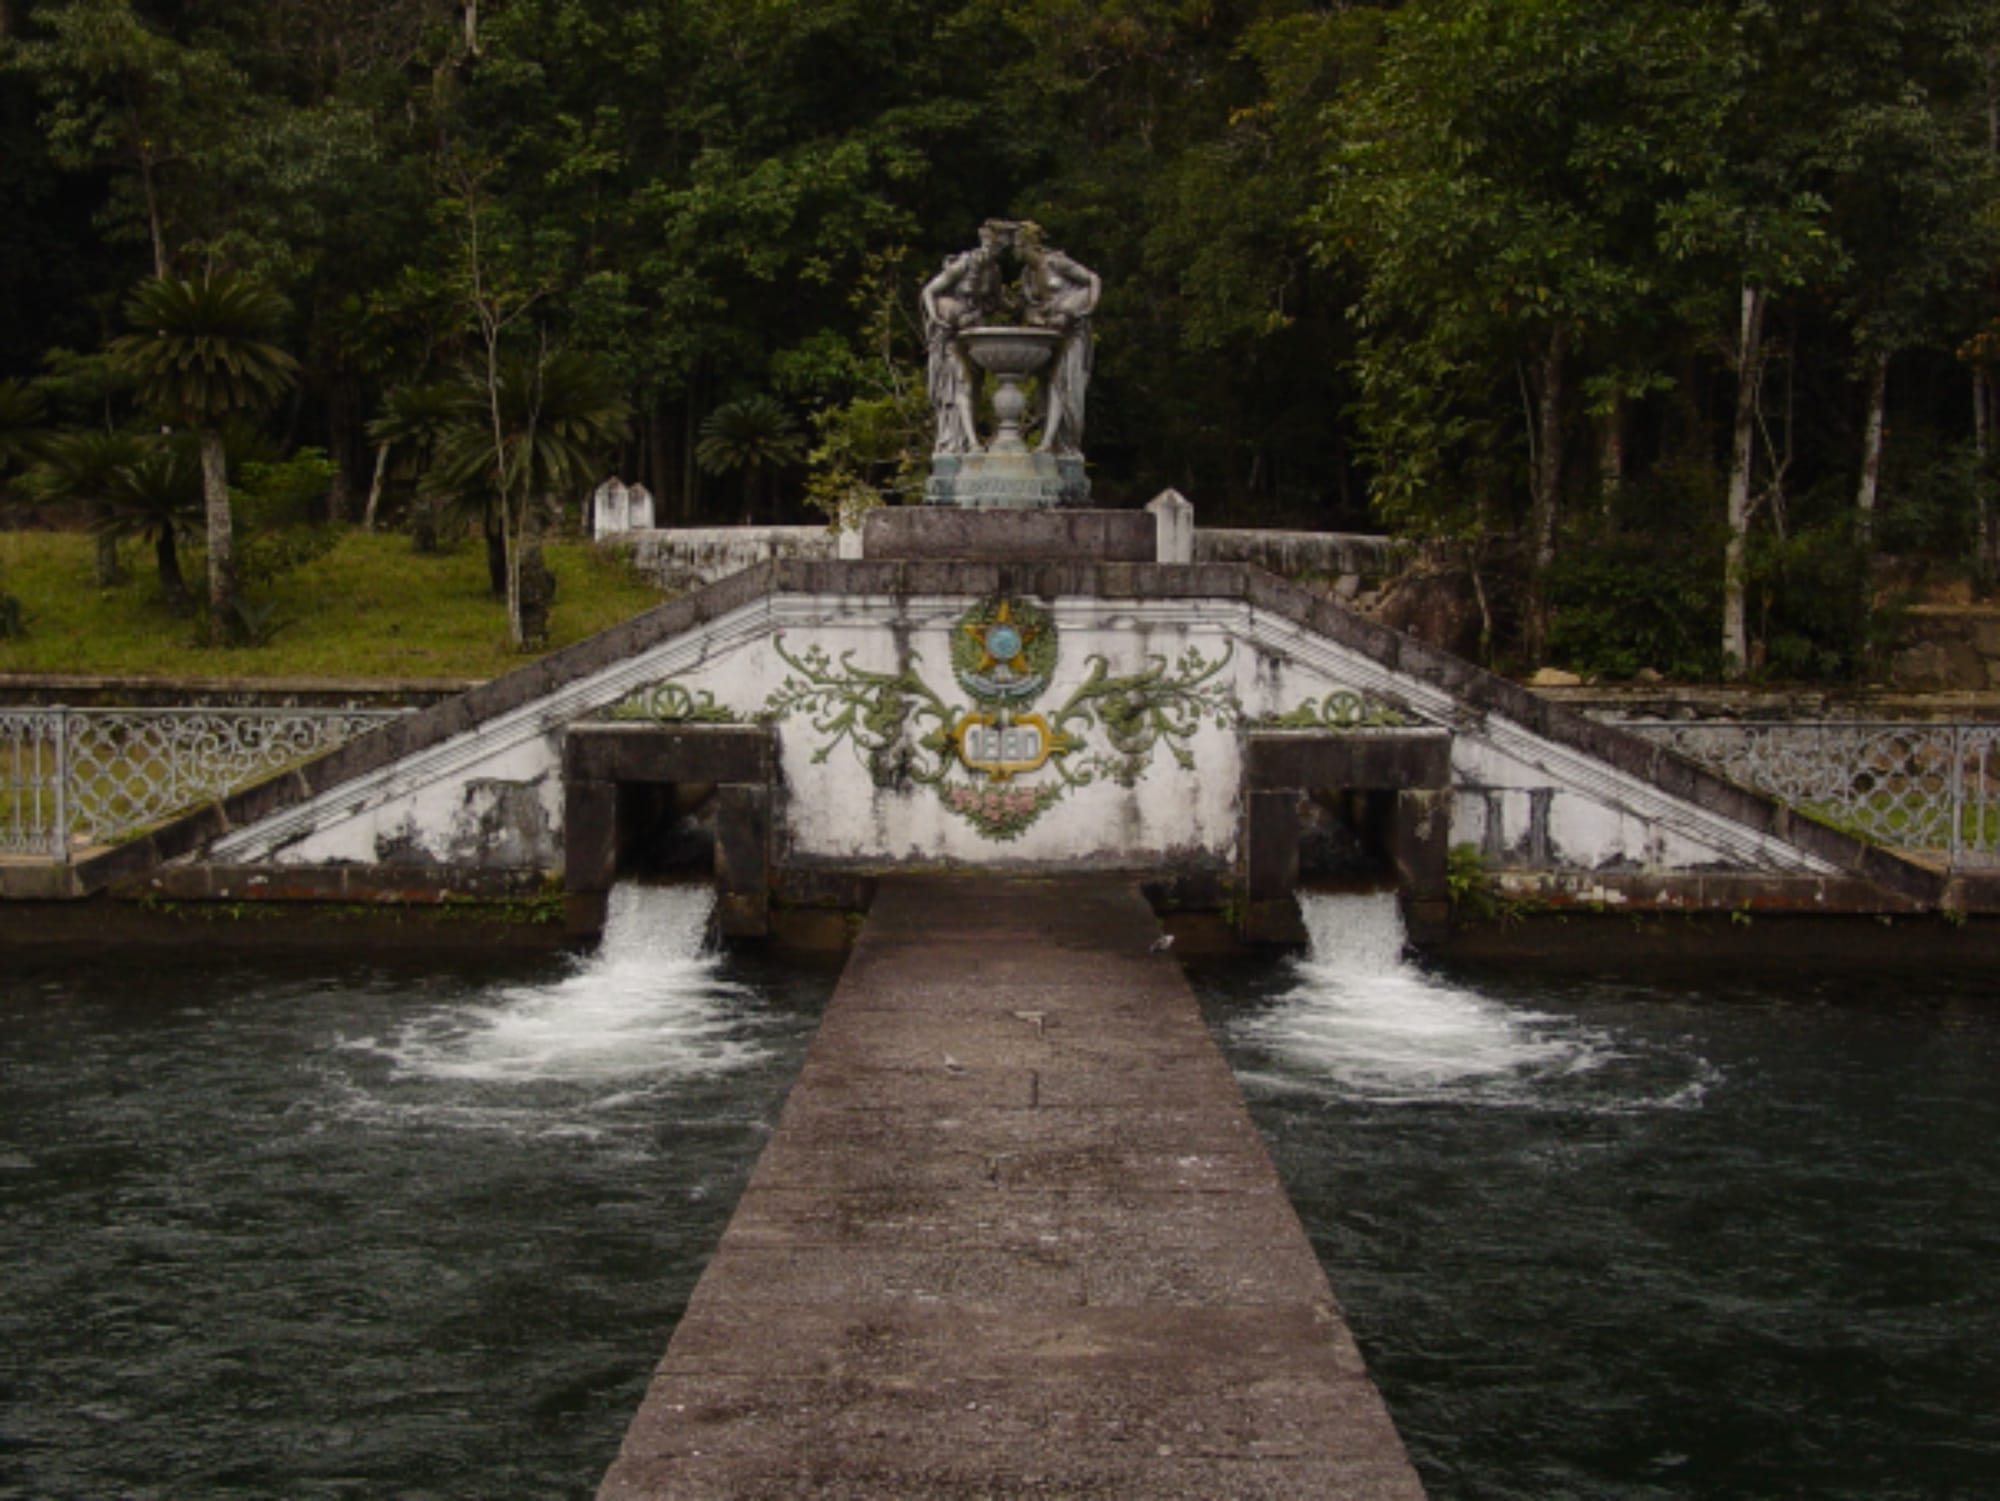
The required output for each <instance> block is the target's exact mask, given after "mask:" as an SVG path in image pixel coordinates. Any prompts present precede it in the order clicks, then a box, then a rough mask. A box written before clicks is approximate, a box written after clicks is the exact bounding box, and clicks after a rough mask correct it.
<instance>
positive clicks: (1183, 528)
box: [1146, 490, 1194, 563]
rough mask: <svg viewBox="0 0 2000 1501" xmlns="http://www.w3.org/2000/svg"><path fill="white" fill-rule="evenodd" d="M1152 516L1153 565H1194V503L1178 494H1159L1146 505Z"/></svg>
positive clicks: (1170, 492)
mask: <svg viewBox="0 0 2000 1501" xmlns="http://www.w3.org/2000/svg"><path fill="white" fill-rule="evenodd" d="M1146 509H1147V510H1149V511H1151V512H1152V513H1153V524H1154V529H1155V536H1156V537H1157V538H1158V542H1157V543H1156V545H1155V547H1154V553H1153V561H1154V562H1156V563H1192V562H1193V561H1194V502H1192V501H1191V500H1189V499H1188V498H1187V497H1186V496H1185V495H1183V494H1181V492H1180V491H1178V490H1162V491H1161V492H1160V493H1159V494H1158V495H1155V496H1154V497H1153V498H1152V499H1151V500H1149V501H1147V502H1146Z"/></svg>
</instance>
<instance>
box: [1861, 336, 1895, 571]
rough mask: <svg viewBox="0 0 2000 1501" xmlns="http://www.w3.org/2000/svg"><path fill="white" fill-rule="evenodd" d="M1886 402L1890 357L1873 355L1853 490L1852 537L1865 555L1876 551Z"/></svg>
mask: <svg viewBox="0 0 2000 1501" xmlns="http://www.w3.org/2000/svg"><path fill="white" fill-rule="evenodd" d="M1888 401H1889V356H1888V354H1887V353H1886V352H1883V353H1878V354H1876V355H1875V356H1874V357H1873V359H1872V360H1871V361H1870V362H1869V368H1868V418H1867V421H1866V423H1865V424H1864V425H1863V427H1862V434H1861V483H1860V484H1859V485H1858V486H1856V488H1855V491H1854V536H1855V540H1856V541H1858V542H1859V543H1860V544H1861V550H1862V552H1864V553H1871V552H1873V551H1874V549H1875V500H1876V497H1877V496H1879V495H1880V494H1881V492H1882V417H1883V411H1884V409H1885V408H1886V407H1887V405H1888Z"/></svg>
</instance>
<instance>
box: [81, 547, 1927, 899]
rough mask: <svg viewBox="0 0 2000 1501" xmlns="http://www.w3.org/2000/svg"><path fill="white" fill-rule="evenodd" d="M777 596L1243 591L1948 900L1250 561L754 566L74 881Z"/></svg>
mask: <svg viewBox="0 0 2000 1501" xmlns="http://www.w3.org/2000/svg"><path fill="white" fill-rule="evenodd" d="M772 594H807V595H831V596H847V597H849V598H884V599H901V598H912V597H922V596H937V595H944V596H954V595H955V596H971V597H975V598H984V597H991V596H994V595H999V594H1024V595H1030V596H1033V597H1036V598H1042V599H1053V598H1062V597H1084V598H1097V599H1107V600H1194V599H1206V600H1220V601H1235V602H1241V603H1243V604H1246V605H1249V606H1250V607H1252V608H1254V609H1258V610H1262V611H1266V612H1268V613H1270V614H1272V615H1274V616H1277V617H1279V618H1281V619H1284V620H1288V621H1291V622H1292V623H1294V624H1296V625H1298V626H1300V627H1302V628H1304V629H1306V630H1309V631H1312V632H1314V633H1315V634H1318V635H1320V636H1322V637H1324V638H1326V639H1328V640H1330V641H1333V642H1335V643H1337V644H1339V645H1342V646H1346V647H1348V648H1350V649H1352V650H1354V651H1357V652H1359V653H1362V654H1363V655H1366V656H1368V657H1370V658H1372V659H1373V660H1375V661H1377V662H1379V663H1381V664H1382V665H1383V666H1385V667H1388V668H1390V669H1392V670H1395V671H1399V672H1403V673H1407V674H1409V675H1410V676H1412V677H1415V678H1417V679H1419V680H1421V681H1423V682H1425V683H1428V684H1430V685H1431V686H1433V687H1436V688H1438V689H1440V690H1442V691H1444V692H1446V693H1448V694H1450V695H1451V696H1452V697H1454V698H1456V699H1457V700H1458V701H1459V702H1460V704H1461V706H1462V709H1463V711H1464V712H1465V713H1467V714H1468V715H1472V716H1477V715H1479V714H1481V713H1489V712H1490V713H1494V714H1498V715H1501V716H1503V717H1505V718H1507V719H1510V720H1512V721H1514V722H1515V723H1517V724H1519V725H1521V726H1522V727H1524V728H1525V729H1527V730H1529V731H1530V732H1531V733H1534V734H1537V735H1540V736H1542V737H1543V738H1545V739H1548V740H1551V741H1554V742H1556V743H1557V744H1560V745H1565V746H1568V747H1570V748H1572V749H1575V750H1578V751H1581V752H1583V753H1584V754H1586V755H1589V756H1592V757H1595V758H1596V759H1598V760H1600V761H1603V762H1604V763H1606V764H1607V765H1610V766H1612V767H1614V768H1615V769H1617V770H1619V771H1622V772H1625V773H1627V774H1628V775H1631V776H1634V777H1638V778H1641V779H1643V780H1645V781H1647V782H1650V783H1652V784H1653V785H1655V786H1657V787H1659V788H1660V789H1661V790H1662V791H1665V792H1667V793H1669V794H1670V795H1673V796H1676V797H1681V798H1684V799H1686V800H1687V801H1689V802H1692V803H1694V804H1696V805H1697V806H1699V807H1702V808H1705V809H1708V810H1709V811H1711V812H1714V813H1717V814H1719V815H1721V816H1723V817H1726V818H1729V819H1732V820H1734V821H1736V822H1738V823H1740V824H1742V825H1744V826H1745V827H1747V828H1750V829H1753V830H1755V831H1756V832H1758V833H1760V834H1765V835H1768V836H1770V837H1772V838H1774V839H1777V840H1780V841H1781V842H1785V843H1789V844H1791V845H1793V846H1794V847H1795V848H1798V849H1801V850H1804V851H1806V852H1807V853H1809V854H1812V855H1815V856H1817V857H1818V858H1820V859H1822V860H1825V861H1827V862H1828V863H1829V864H1831V865H1833V866H1834V867H1836V869H1837V870H1838V871H1839V872H1840V873H1842V874H1847V875H1853V876H1858V877H1860V878H1862V879H1864V880H1867V881H1871V882H1873V883H1875V884H1877V885H1879V886H1882V887H1884V888H1885V889H1886V890H1887V891H1889V892H1891V893H1893V894H1895V895H1898V896H1903V897H1908V898H1912V899H1914V900H1916V901H1918V902H1921V903H1923V904H1925V905H1928V906H1936V905H1939V904H1941V903H1942V901H1943V899H1944V896H1945V890H1946V878H1945V876H1944V875H1943V873H1941V872H1939V871H1936V870H1933V869H1930V868H1927V867H1925V866H1923V865H1920V864H1918V863H1916V862H1915V861H1912V860H1909V859H1906V858H1904V857H1902V856H1900V855H1898V854H1895V853H1893V852H1892V851H1889V850H1886V849H1883V848H1881V847H1879V846H1877V845H1872V844H1869V843H1867V842H1866V841H1864V840H1861V839H1858V838H1856V837H1855V836H1853V835H1851V834H1847V833H1844V832H1842V831H1840V830H1838V829H1834V828H1830V827H1828V826H1826V825H1823V824H1818V823H1815V822H1813V821H1811V820H1810V819H1807V818H1805V817H1802V816H1798V815H1795V814H1794V813H1793V812H1792V811H1791V809H1789V808H1788V807H1786V806H1785V805H1784V804H1783V803H1780V802H1779V801H1777V800H1776V799H1775V798H1771V797H1766V796H1764V795H1762V794H1760V793H1756V792H1752V791H1749V790H1748V789H1746V788H1743V787H1739V786H1737V785H1736V784H1735V783H1732V782H1729V781H1726V780H1724V779H1723V778H1722V777H1719V776H1717V775H1715V774H1714V773H1713V772H1710V771H1708V770H1706V769H1705V768H1703V767H1700V766H1698V765H1696V764H1695V763H1694V762H1692V761H1689V760H1687V759H1686V758H1684V757H1682V756H1680V755H1678V754H1677V753H1675V752H1673V751H1670V750H1668V749H1666V748H1665V747H1663V746H1658V745H1655V744H1653V743H1651V742H1650V741H1647V740H1645V739H1643V738H1641V737H1640V736H1637V735H1633V734H1630V733H1628V732H1626V731H1625V730H1622V729H1620V728H1618V727H1617V726H1615V725H1610V724H1605V723H1602V722H1600V721H1598V720H1595V719H1592V718H1590V717H1588V716H1587V715H1585V714H1584V713H1583V712H1582V711H1581V710H1578V709H1575V708H1572V707H1569V706H1568V705H1565V704H1561V703H1556V702H1552V701H1551V700H1549V699H1547V698H1544V697H1542V696H1540V695H1538V694H1536V693H1533V692H1530V691H1529V690H1528V689H1526V688H1524V687H1522V686H1521V685H1520V684H1518V683H1513V682H1509V681H1508V680H1506V679H1505V678H1501V677H1498V676H1496V675H1495V674H1493V673H1490V672H1487V671H1485V670H1484V669H1483V668H1479V667H1475V666H1474V665H1473V664H1472V663H1470V662H1466V661H1463V660H1461V659H1460V658H1457V657H1453V656H1451V655H1449V654H1448V653H1446V652H1442V651H1439V650H1437V649H1436V648H1434V647H1430V646H1426V645H1425V644H1423V643H1422V642H1420V641H1418V640H1417V639H1416V638H1414V637H1412V636H1407V635H1404V634H1403V633H1402V632H1400V631H1395V630H1392V629H1390V628H1389V627H1387V626H1384V625H1380V624H1377V623H1376V622H1374V621H1372V620H1367V619H1365V618H1363V617H1361V616H1359V615H1356V614H1354V613H1353V612H1352V611H1350V610H1348V609H1346V608H1344V607H1342V606H1341V605H1339V604H1338V603H1336V602H1335V601H1333V600H1332V599H1329V598H1327V597H1325V596H1323V595H1319V594H1315V593H1313V592H1311V591H1309V590H1306V589H1302V588H1300V587H1298V586H1296V585H1293V584H1288V583H1286V582H1285V581H1284V580H1282V579H1279V578H1277V577H1276V576H1274V575H1272V574H1269V573H1266V572H1265V571H1263V570H1262V569H1259V568H1254V567H1251V566H1249V565H1246V564H1240V563H1195V564H1186V565H1167V564H1148V563H1061V562H1024V563H985V562H948V561H930V562H925V561H910V562H881V561H861V562H846V561H835V560H807V559H784V560H777V561H772V562H766V563H760V564H757V565H755V566H753V567H750V568H746V569H744V570H743V571H742V572H740V573H736V574H733V575H731V576H730V577H729V578H726V579H724V580H722V581H721V582H719V583H716V584H711V585H709V586H708V587H707V588H704V589H699V590H697V591H695V592H694V593H691V594H687V595H683V596H682V597H681V598H679V599H675V600H670V601H668V602H667V603H665V604H663V605H659V606H657V607H655V608H654V609H651V610H647V611H645V612H644V613H642V614H639V615H636V616H634V617H633V618H632V619H630V620H627V621H624V622H622V623H621V624H619V625H615V626H612V627H611V628H610V629H609V630H605V631H601V632H599V633H598V634H597V635H595V636H592V637H589V638H588V639H586V640H583V641H579V642H576V643H574V644H572V645H570V646H566V647H562V648H560V649H558V650H556V651H553V652H551V653H549V654H548V655H547V656H545V657H542V658H541V659H540V660H538V661H535V662H533V663H530V664H528V665H527V666H524V667H521V668H519V669H517V670H516V671H514V672H510V673H507V674H505V675H504V676H502V677H498V678H494V679H492V680H491V681H489V682H486V683H482V684H479V685H478V686H477V687H474V688H472V689H469V690H468V691H466V692H465V693H462V694H460V695H458V696H456V697H454V698H450V699H447V700H446V701H444V702H443V703H439V704H435V705H432V706H431V707H429V708H426V709H420V710H418V711H417V712H416V713H413V714H409V715H406V716H404V717H403V718H401V719H398V720H395V721H393V722H391V723H389V724H385V725H383V726H382V727H381V728H379V729H376V730H372V731H370V732H369V733H367V734H365V735H362V736H359V737H358V738H356V739H354V740H351V741H349V742H348V743H347V744H345V745H343V746H340V747H339V748H337V749H335V750H333V751H330V752H328V753H327V754H326V755H324V756H321V757H319V758H317V759H316V760H313V761H309V762H306V763H304V764H303V765H301V766H298V767H295V768H293V769H292V770H290V771H287V772H285V773H283V774H281V775H279V776H277V777H273V778H271V779H270V780H268V781H265V782H262V783H259V784H257V785H256V786H254V787H250V788H247V789H245V790H244V791H242V792H238V793H236V794H234V795H232V796H231V797H228V798H226V799H224V800H222V801H221V802H218V803H211V804H209V805H207V806H205V807H203V808H200V809H198V810H196V811H194V812H192V813H189V814H186V815H184V816H183V817H181V818H178V819H175V820H174V821H172V822H170V823H168V824H166V825H164V826H162V827H161V828H159V829H157V830H155V831H153V832H152V833H151V834H147V835H143V836H141V837H140V838H138V839H135V840H133V841H131V842H129V843H127V844H124V845H121V846H119V847H118V848H117V849H114V850H111V851H108V852H107V853H105V854H102V855H99V856H96V857H95V858H93V859H91V860H88V861H85V862H82V863H80V864H79V866H78V867H77V882H78V886H79V889H81V890H84V891H94V890H98V889H101V888H102V887H104V886H107V885H110V884H112V883H114V882H118V881H127V880H131V879H133V878H134V877H137V876H139V875H142V874H144V873H145V872H147V871H150V870H151V869H153V868H154V867H155V866H157V865H159V864H162V863H164V862H166V861H170V860H176V859H183V858H186V857H188V856H191V855H194V854H197V853H198V852H200V851H201V850H202V849H204V848H206V847H207V846H208V845H209V844H210V843H211V842H212V841H214V840H215V839H217V838H219V837H220V836H222V835H223V834H225V833H228V832H230V831H231V830H233V829H238V828H242V827H244V826H246V825H248V824H251V823H255V822H257V821H259V820H261V819H263V818H266V817H268V816H270V815H271V814H273V813H275V812H278V811H279V810H281V809H283V808H287V807H291V806H293V805H295V804H297V803H300V802H303V801H305V800H307V799H308V798H311V797H314V796H316V795H318V794H319V793H321V792H324V791H326V790H327V789H329V788H331V787H335V786H338V785H339V784H340V783H343V782H346V781H349V780H351V779H353V778H355V777H358V776H362V775H364V774H366V773H368V772H372V771H376V770H379V769H380V768H382V767H383V766H386V765H388V764H390V763H392V762H394V761H396V760H398V759H399V758H401V757H402V756H404V755H407V754H409V753H410V752H412V751H416V750H421V749H425V748H427V747H429V746H432V745H436V744H439V743H440V742H442V741H445V740H448V739H450V738H451V737H453V736H455V735H459V734H463V733H464V732H466V731H468V730H471V729H474V728H476V727H477V726H478V725H480V724H483V723H485V722H486V721H487V720H489V719H492V718H494V717H496V716H498V715H501V714H505V713H508V712H510V711H511V710H514V709H517V708H520V707H521V706H523V705H524V704H527V703H530V702H532V701H533V700H535V699H538V698H541V697H543V696H545V695H546V694H548V693H549V692H551V691H552V690H554V689H555V688H557V687H559V686H561V685H563V684H566V683H570V682H574V681H576V680H578V679H581V678H584V677H588V676H590V675H591V674H593V673H595V672H598V671H601V670H602V669H604V668H605V667H608V666H610V665H611V664H613V663H615V662H619V661H622V660H624V659H625V658H627V657H630V656H632V655H634V654H636V653H639V652H642V651H646V650H648V649H650V648H652V647H654V646H657V645H659V644H660V643H662V642H665V641H668V640H670V639H672V638H673V637H675V636H678V635H680V634H682V633H683V632H686V631H689V630H692V629H694V628H696V627H697V626H700V625H703V624H705V623H706V622H709V621H712V620H716V619H719V618H721V617H723V616H725V615H728V614H730V613H731V612H732V611H734V610H737V609H740V608H742V607H743V606H745V605H748V604H751V603H753V602H755V601H756V600H758V599H761V598H763V597H765V596H767V595H772Z"/></svg>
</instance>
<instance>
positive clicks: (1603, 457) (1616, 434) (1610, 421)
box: [1597, 396, 1625, 522]
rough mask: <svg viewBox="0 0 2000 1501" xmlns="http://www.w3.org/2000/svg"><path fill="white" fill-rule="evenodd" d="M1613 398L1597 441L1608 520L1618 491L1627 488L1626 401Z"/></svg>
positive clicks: (1599, 490) (1601, 497)
mask: <svg viewBox="0 0 2000 1501" xmlns="http://www.w3.org/2000/svg"><path fill="white" fill-rule="evenodd" d="M1611 401H1612V406H1611V410H1610V411H1608V412H1606V413H1605V414H1604V430H1603V432H1601V433H1600V434H1599V435H1598V443H1597V499H1598V504H1599V505H1601V506H1602V507H1603V508H1604V519H1605V520H1606V521H1607V522H1608V521H1611V520H1612V519H1614V517H1613V513H1614V512H1615V511H1616V509H1617V505H1618V492H1619V491H1620V490H1622V489H1624V488H1625V401H1624V398H1623V397H1619V396H1614V397H1612V399H1611Z"/></svg>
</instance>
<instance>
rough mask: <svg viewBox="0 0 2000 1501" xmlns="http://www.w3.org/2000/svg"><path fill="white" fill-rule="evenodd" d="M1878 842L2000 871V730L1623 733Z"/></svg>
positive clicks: (1689, 727) (1851, 724)
mask: <svg viewBox="0 0 2000 1501" xmlns="http://www.w3.org/2000/svg"><path fill="white" fill-rule="evenodd" d="M1620 728H1622V729H1626V730H1630V731H1631V732H1632V733H1634V734H1636V735H1643V736H1645V737H1646V738H1647V739H1648V740H1652V741H1655V742H1657V743H1659V744H1661V745H1664V746H1667V747H1668V748H1669V749H1672V750H1676V751H1679V752H1680V753H1681V754H1682V755H1684V756H1686V757H1688V758H1689V759H1690V760H1693V761H1697V762H1699V763H1700V764H1701V765H1703V766H1706V767H1708V768H1709V769H1710V770H1711V771H1714V772H1717V773H1719V774H1720V775H1722V776H1725V777H1727V778H1728V779H1729V780H1730V781H1732V782H1736V783H1738V784H1739V785H1741V786H1744V787H1748V788H1750V789H1752V790H1753V791H1757V792H1762V793H1764V794H1766V795H1767V796H1770V797H1774V798H1777V799H1778V800H1779V801H1781V802H1784V803H1788V804H1790V805H1791V806H1792V807H1793V808H1796V809H1797V810H1799V811H1800V812H1802V813H1804V814H1806V815H1807V816H1808V817H1811V818H1816V819H1818V820H1820V821H1821V822H1822V823H1826V824H1830V825H1832V826H1833V827H1835V828H1838V829H1844V830H1846V831H1847V832H1848V833H1850V834H1855V835H1858V836H1859V837H1861V838H1863V839H1867V840H1870V841H1872V842H1874V843H1876V844H1882V845H1887V846H1890V847H1892V848H1895V849H1901V850H1906V851H1908V852H1910V853H1911V854H1916V855H1921V856H1928V857H1933V858H1938V859H1942V860H1944V861H1945V862H1946V863H1947V864H1948V865H1951V866H1954V867H1968V868H1970V867H1982V866H1986V867H1990V866H1995V865H2000V725H1991V724H1928V723H1865V722H1860V721H1815V722H1810V723H1806V722H1798V721H1786V722H1782V723H1772V724H1740V723H1730V724H1721V723H1713V722H1706V723H1672V724H1659V723H1640V722H1628V723H1624V724H1622V725H1621V726H1620Z"/></svg>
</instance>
